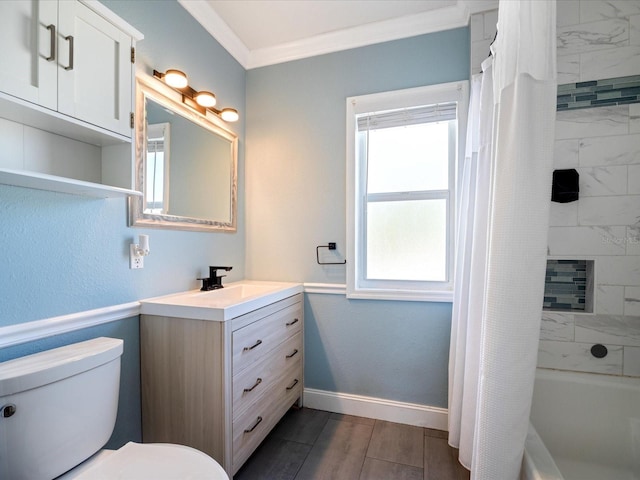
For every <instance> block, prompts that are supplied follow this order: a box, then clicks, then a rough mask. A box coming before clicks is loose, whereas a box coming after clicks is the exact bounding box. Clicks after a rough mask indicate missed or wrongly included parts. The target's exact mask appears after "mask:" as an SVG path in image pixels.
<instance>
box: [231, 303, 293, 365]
mask: <svg viewBox="0 0 640 480" xmlns="http://www.w3.org/2000/svg"><path fill="white" fill-rule="evenodd" d="M301 331H302V304H301V303H296V304H294V305H291V306H289V307H286V308H284V309H282V310H280V311H278V312H275V313H273V314H271V315H269V316H267V317H264V318H262V319H260V320H257V321H255V322H253V323H251V324H249V325H247V326H245V327H242V328H240V329H238V330H235V331H234V332H233V333H232V341H231V343H232V349H233V374H234V375H236V374H238V373H239V372H241V371H242V370H244V369H245V368H246V367H248V366H249V365H251V364H252V363H253V362H255V361H257V360H259V359H261V358H263V356H264V355H266V354H267V353H269V352H270V351H271V350H272V349H273V348H274V347H276V346H277V345H279V344H280V343H282V342H283V341H284V340H286V339H287V338H290V337H292V336H294V335H295V334H296V333H298V332H301Z"/></svg>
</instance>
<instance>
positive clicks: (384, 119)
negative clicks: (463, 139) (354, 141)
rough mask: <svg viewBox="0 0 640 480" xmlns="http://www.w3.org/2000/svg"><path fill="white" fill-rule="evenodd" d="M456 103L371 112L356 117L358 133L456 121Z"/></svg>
mask: <svg viewBox="0 0 640 480" xmlns="http://www.w3.org/2000/svg"><path fill="white" fill-rule="evenodd" d="M456 110H457V103H456V102H447V103H438V104H435V105H423V106H420V107H411V108H401V109H398V110H387V111H383V112H372V113H367V114H363V115H359V116H357V121H358V131H359V132H364V131H367V130H376V129H381V128H391V127H401V126H406V125H416V124H419V123H429V122H445V121H448V120H455V119H456Z"/></svg>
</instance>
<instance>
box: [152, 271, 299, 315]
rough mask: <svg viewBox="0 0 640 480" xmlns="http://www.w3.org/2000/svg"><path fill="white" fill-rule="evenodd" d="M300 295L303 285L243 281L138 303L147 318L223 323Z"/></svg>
mask: <svg viewBox="0 0 640 480" xmlns="http://www.w3.org/2000/svg"><path fill="white" fill-rule="evenodd" d="M301 292H302V284H300V283H285V282H258V281H252V280H243V281H241V282H235V283H229V284H227V285H225V286H224V288H221V289H218V290H211V291H208V292H203V291H200V290H191V291H188V292H182V293H174V294H171V295H165V296H162V297H155V298H149V299H147V300H142V301H141V302H140V304H141V307H140V312H141V313H142V314H146V315H160V316H165V317H180V318H193V319H195V320H214V321H219V322H224V321H226V320H230V319H232V318H235V317H238V316H240V315H244V314H245V313H249V312H251V311H253V310H257V309H258V308H262V307H264V306H266V305H269V304H271V303H273V302H277V301H279V300H282V299H284V298H287V297H290V296H292V295H295V294H297V293H301Z"/></svg>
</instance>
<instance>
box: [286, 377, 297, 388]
mask: <svg viewBox="0 0 640 480" xmlns="http://www.w3.org/2000/svg"><path fill="white" fill-rule="evenodd" d="M297 384H298V379H297V378H296V379H295V380H294V381H293V383H292V384H291V385H289V386H288V387H287V390H291V389H292V388H293V387H295V386H296V385H297Z"/></svg>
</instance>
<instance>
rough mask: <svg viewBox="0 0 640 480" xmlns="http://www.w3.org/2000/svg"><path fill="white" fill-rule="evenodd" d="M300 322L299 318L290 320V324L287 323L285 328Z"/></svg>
mask: <svg viewBox="0 0 640 480" xmlns="http://www.w3.org/2000/svg"><path fill="white" fill-rule="evenodd" d="M299 321H300V319H299V318H294V319H293V320H291V321H290V322H287V324H286V325H287V327H290V326H291V325H293V324H295V323H298V322H299Z"/></svg>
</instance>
